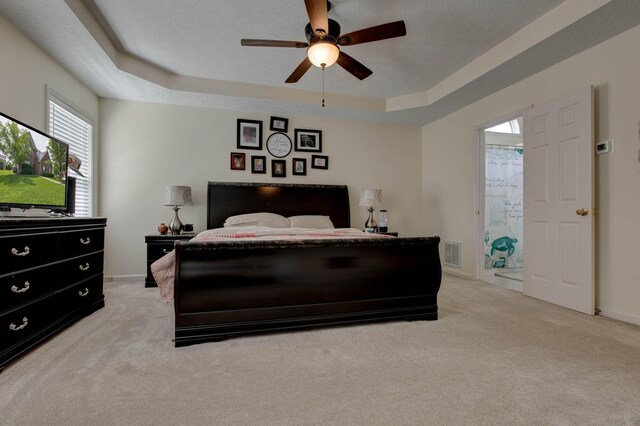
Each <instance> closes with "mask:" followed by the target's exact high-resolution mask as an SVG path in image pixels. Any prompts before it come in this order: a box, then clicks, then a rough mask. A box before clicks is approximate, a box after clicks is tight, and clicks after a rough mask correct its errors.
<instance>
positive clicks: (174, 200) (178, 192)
mask: <svg viewBox="0 0 640 426" xmlns="http://www.w3.org/2000/svg"><path fill="white" fill-rule="evenodd" d="M191 204H192V202H191V187H190V186H178V185H173V186H165V187H164V205H165V206H173V211H174V212H175V216H174V217H173V219H171V222H169V231H171V233H172V234H174V235H179V234H180V232H182V228H183V225H182V222H180V218H179V217H178V210H180V206H184V205H189V206H190V205H191Z"/></svg>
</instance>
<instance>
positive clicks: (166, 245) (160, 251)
mask: <svg viewBox="0 0 640 426" xmlns="http://www.w3.org/2000/svg"><path fill="white" fill-rule="evenodd" d="M173 243H174V242H173V241H167V242H163V243H153V244H150V243H148V244H147V261H151V262H153V261H156V260H158V259H160V258H161V257H162V256H164V255H165V254H167V253H169V252H170V251H171V250H173Z"/></svg>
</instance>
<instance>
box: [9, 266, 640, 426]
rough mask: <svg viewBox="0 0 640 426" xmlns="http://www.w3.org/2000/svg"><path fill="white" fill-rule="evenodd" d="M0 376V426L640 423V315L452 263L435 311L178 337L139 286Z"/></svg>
mask: <svg viewBox="0 0 640 426" xmlns="http://www.w3.org/2000/svg"><path fill="white" fill-rule="evenodd" d="M105 294H106V298H107V299H106V303H107V306H106V307H105V308H104V309H102V310H100V311H98V312H96V313H94V314H93V315H91V316H90V317H88V318H85V319H83V320H82V321H80V322H78V323H77V324H75V325H74V326H72V327H71V328H69V329H67V330H65V331H63V332H62V333H60V334H58V335H57V336H55V337H54V338H53V339H50V340H49V341H47V342H46V343H45V344H43V345H41V346H39V347H38V348H36V349H35V350H33V351H31V352H30V353H28V354H26V355H25V356H22V357H20V358H19V359H17V360H16V361H15V362H13V363H11V364H9V365H8V367H7V368H6V369H5V371H4V372H3V373H2V374H0V424H2V425H65V426H66V425H458V424H473V425H475V424H479V425H534V424H535V425H603V424H605V425H640V356H639V355H640V327H638V326H634V325H630V324H625V323H622V322H618V321H614V320H610V319H607V318H603V317H590V316H587V315H583V314H580V313H576V312H573V311H570V310H566V309H563V308H560V307H557V306H554V305H551V304H547V303H544V302H541V301H538V300H534V299H531V298H528V297H526V296H523V295H522V294H521V293H518V292H515V291H511V290H507V289H503V288H499V287H494V286H491V285H488V284H484V283H480V282H474V281H467V280H463V279H457V278H453V277H448V276H445V277H444V280H443V285H442V289H441V291H440V298H439V306H440V319H439V320H438V321H432V322H428V321H421V322H390V323H383V324H372V325H363V326H351V327H338V328H327V329H319V330H312V331H304V332H293V333H282V334H272V335H261V336H253V337H242V338H236V339H231V340H227V341H224V342H220V343H206V344H200V345H195V346H190V347H185V348H178V349H176V348H174V347H173V344H172V342H171V338H172V331H173V306H172V305H164V304H162V303H161V302H160V299H159V297H158V294H157V290H155V289H145V288H144V287H143V283H142V282H140V283H135V284H132V283H108V284H106V290H105Z"/></svg>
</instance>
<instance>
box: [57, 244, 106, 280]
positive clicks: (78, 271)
mask: <svg viewBox="0 0 640 426" xmlns="http://www.w3.org/2000/svg"><path fill="white" fill-rule="evenodd" d="M103 263H104V256H103V252H101V251H100V252H98V253H93V254H89V255H86V256H82V257H76V258H73V259H70V260H68V261H66V262H64V265H65V266H64V271H65V275H64V277H65V278H64V280H65V281H66V283H67V285H69V284H73V283H75V282H77V281H81V280H85V279H87V278H89V277H92V276H94V275H96V274H99V273H102V267H103Z"/></svg>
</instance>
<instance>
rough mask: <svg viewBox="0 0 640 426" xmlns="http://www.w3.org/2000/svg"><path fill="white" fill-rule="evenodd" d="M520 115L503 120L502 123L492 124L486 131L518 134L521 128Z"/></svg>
mask: <svg viewBox="0 0 640 426" xmlns="http://www.w3.org/2000/svg"><path fill="white" fill-rule="evenodd" d="M521 122H522V117H519V118H516V119H514V120H511V121H505V122H504V123H500V124H498V125H497V126H493V127H491V128H489V129H486V131H487V132H495V133H512V134H515V135H519V134H520V129H521V128H522V124H521Z"/></svg>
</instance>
